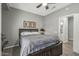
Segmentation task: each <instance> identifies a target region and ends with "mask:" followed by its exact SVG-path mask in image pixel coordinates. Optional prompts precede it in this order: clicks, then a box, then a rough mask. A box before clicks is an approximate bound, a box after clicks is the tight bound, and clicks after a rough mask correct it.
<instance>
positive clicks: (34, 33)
mask: <svg viewBox="0 0 79 59" xmlns="http://www.w3.org/2000/svg"><path fill="white" fill-rule="evenodd" d="M32 34H40V33H39V32H32Z"/></svg>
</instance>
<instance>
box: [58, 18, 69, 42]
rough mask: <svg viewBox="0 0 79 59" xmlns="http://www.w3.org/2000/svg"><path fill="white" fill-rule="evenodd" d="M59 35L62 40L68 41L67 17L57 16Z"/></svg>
mask: <svg viewBox="0 0 79 59" xmlns="http://www.w3.org/2000/svg"><path fill="white" fill-rule="evenodd" d="M59 37H60V40H62V41H63V42H68V19H67V17H60V18H59Z"/></svg>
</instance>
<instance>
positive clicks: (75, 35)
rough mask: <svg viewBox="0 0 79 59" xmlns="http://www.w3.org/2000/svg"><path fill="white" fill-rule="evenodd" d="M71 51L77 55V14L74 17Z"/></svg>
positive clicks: (78, 28)
mask: <svg viewBox="0 0 79 59" xmlns="http://www.w3.org/2000/svg"><path fill="white" fill-rule="evenodd" d="M73 50H74V52H76V53H79V14H75V15H74V35H73Z"/></svg>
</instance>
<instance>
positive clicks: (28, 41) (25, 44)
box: [20, 35, 59, 56]
mask: <svg viewBox="0 0 79 59" xmlns="http://www.w3.org/2000/svg"><path fill="white" fill-rule="evenodd" d="M58 41H59V38H58V36H56V35H53V36H51V35H27V36H26V35H24V36H21V51H20V55H21V56H26V55H28V54H31V53H33V52H35V51H38V50H40V49H43V48H45V47H48V46H50V45H53V44H56V43H57V42H58Z"/></svg>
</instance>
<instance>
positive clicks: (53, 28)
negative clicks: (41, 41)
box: [44, 3, 79, 34]
mask: <svg viewBox="0 0 79 59" xmlns="http://www.w3.org/2000/svg"><path fill="white" fill-rule="evenodd" d="M66 8H69V10H66ZM72 13H79V4H77V3H76V4H71V5H68V6H67V7H65V8H62V9H60V10H58V11H55V12H53V13H51V14H49V15H47V16H45V17H44V20H45V21H44V27H45V29H46V30H47V33H51V34H52V33H53V32H54V33H57V32H58V26H59V17H60V16H65V15H68V14H72Z"/></svg>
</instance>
